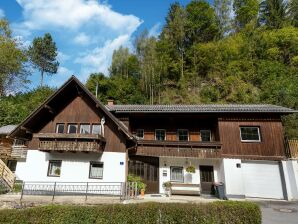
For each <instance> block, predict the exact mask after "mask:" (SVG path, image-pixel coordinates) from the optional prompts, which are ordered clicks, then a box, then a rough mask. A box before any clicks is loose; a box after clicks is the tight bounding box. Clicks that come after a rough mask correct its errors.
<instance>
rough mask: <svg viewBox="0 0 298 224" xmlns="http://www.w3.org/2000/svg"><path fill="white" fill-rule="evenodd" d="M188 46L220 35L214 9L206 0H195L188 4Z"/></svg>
mask: <svg viewBox="0 0 298 224" xmlns="http://www.w3.org/2000/svg"><path fill="white" fill-rule="evenodd" d="M186 14H187V28H186V38H187V42H188V46H191V45H193V44H195V43H200V42H208V41H212V40H214V39H215V38H216V37H218V35H219V27H218V21H217V18H216V14H215V11H214V9H213V8H212V7H211V6H210V5H209V3H208V2H206V1H204V0H193V1H191V2H190V3H189V4H188V5H187V6H186Z"/></svg>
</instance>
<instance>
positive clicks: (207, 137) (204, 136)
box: [200, 130, 211, 142]
mask: <svg viewBox="0 0 298 224" xmlns="http://www.w3.org/2000/svg"><path fill="white" fill-rule="evenodd" d="M200 134H201V141H202V142H210V141H211V131H210V130H201V131H200Z"/></svg>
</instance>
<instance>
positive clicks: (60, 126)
mask: <svg viewBox="0 0 298 224" xmlns="http://www.w3.org/2000/svg"><path fill="white" fill-rule="evenodd" d="M56 133H64V124H56Z"/></svg>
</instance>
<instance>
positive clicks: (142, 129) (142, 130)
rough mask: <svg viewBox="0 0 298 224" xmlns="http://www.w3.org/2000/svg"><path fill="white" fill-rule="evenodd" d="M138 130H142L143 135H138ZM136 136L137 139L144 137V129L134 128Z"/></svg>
mask: <svg viewBox="0 0 298 224" xmlns="http://www.w3.org/2000/svg"><path fill="white" fill-rule="evenodd" d="M138 131H142V132H143V137H139V136H138ZM136 137H137V139H144V137H145V132H144V129H140V128H138V129H137V130H136Z"/></svg>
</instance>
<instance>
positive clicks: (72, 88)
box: [10, 76, 133, 139]
mask: <svg viewBox="0 0 298 224" xmlns="http://www.w3.org/2000/svg"><path fill="white" fill-rule="evenodd" d="M66 114H67V116H66ZM68 116H69V118H67V119H76V120H78V121H79V120H80V121H79V122H84V120H87V119H94V120H97V122H98V119H100V118H101V116H105V117H106V119H109V120H111V121H112V122H111V123H112V124H113V125H115V126H116V127H118V130H119V131H121V132H123V133H124V134H125V136H126V137H128V138H129V139H133V136H132V134H131V133H130V132H129V131H128V130H127V128H126V127H125V126H124V125H123V124H122V123H120V122H119V121H118V119H117V118H116V117H114V115H113V114H111V112H109V111H108V110H107V109H106V107H105V106H104V105H103V104H102V103H101V102H100V101H99V100H97V99H96V98H95V97H94V96H93V95H92V93H90V91H89V90H87V89H86V88H85V86H84V85H83V84H82V83H81V82H80V81H79V80H78V79H77V78H75V77H74V76H72V77H71V78H70V79H69V80H68V81H67V82H65V83H64V85H62V87H60V88H59V89H58V90H57V91H56V92H55V93H54V94H53V95H52V96H51V97H49V98H48V99H47V100H46V101H45V102H44V103H43V104H42V105H41V106H40V107H38V108H37V109H36V110H35V111H34V112H33V113H31V114H30V115H29V116H28V117H27V118H26V119H25V120H24V121H23V122H22V123H21V124H20V125H19V126H18V127H16V129H14V130H13V131H12V132H11V133H10V137H18V138H25V139H30V138H31V137H32V133H36V132H40V131H41V130H42V129H43V128H50V127H51V129H52V130H53V127H52V126H51V125H54V121H57V120H59V119H64V118H65V117H68ZM99 121H100V120H99Z"/></svg>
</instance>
